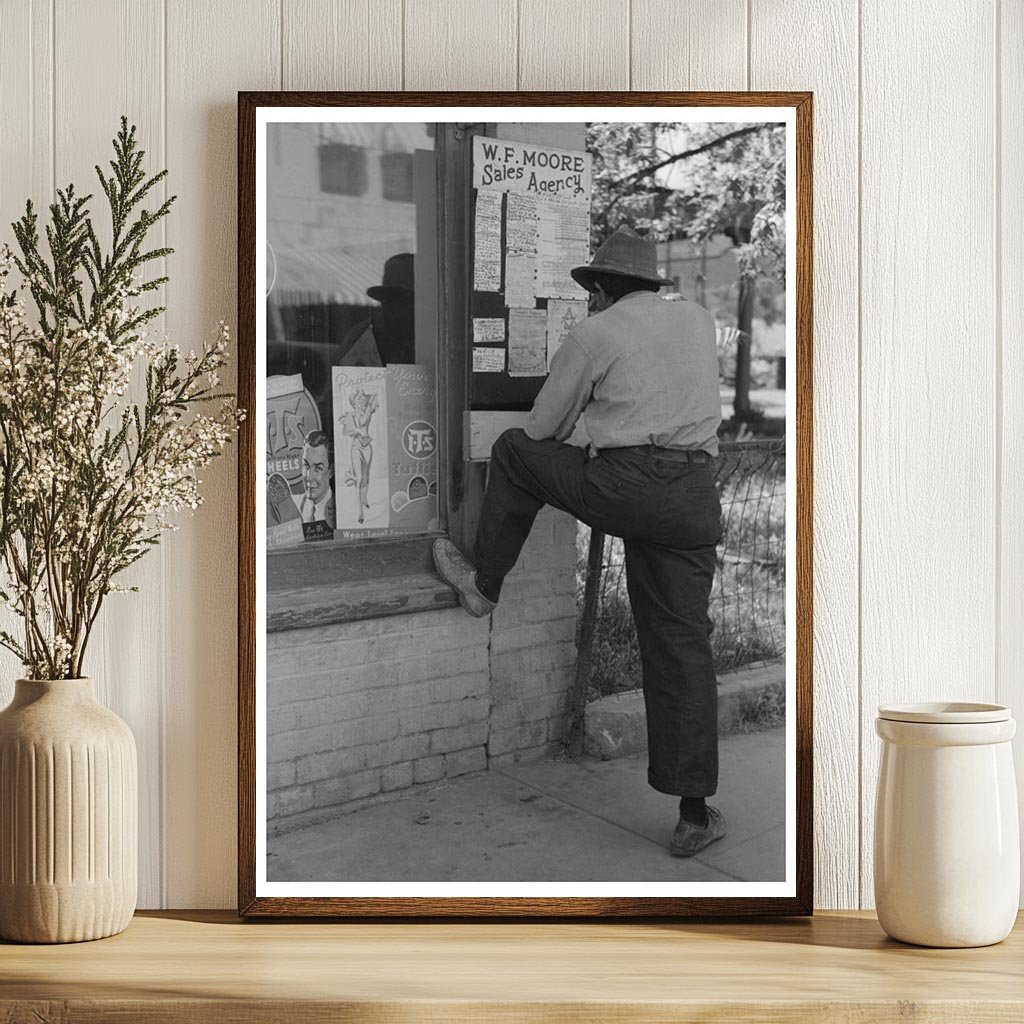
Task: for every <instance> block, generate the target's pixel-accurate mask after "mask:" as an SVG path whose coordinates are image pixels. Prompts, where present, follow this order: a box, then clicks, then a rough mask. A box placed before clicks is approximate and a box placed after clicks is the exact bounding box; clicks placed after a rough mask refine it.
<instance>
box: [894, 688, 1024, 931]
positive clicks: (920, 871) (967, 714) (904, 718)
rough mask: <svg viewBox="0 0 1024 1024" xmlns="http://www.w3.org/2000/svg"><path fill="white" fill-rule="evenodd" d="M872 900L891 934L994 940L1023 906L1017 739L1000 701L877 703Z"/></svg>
mask: <svg viewBox="0 0 1024 1024" xmlns="http://www.w3.org/2000/svg"><path fill="white" fill-rule="evenodd" d="M875 726H876V729H877V731H878V735H879V736H881V738H882V741H883V742H882V765H881V772H880V773H879V777H878V797H877V802H876V805H875V906H876V909H877V912H878V921H879V923H880V924H881V926H882V927H883V928H884V929H885V931H886V932H887V933H888V934H889V935H891V936H892V937H893V938H894V939H899V940H901V941H902V942H911V943H915V944H917V945H921V946H942V947H959V946H988V945H991V944H992V943H993V942H1000V941H1002V940H1003V939H1005V938H1006V936H1007V935H1008V934H1009V933H1010V929H1011V928H1012V927H1013V923H1014V919H1015V918H1016V915H1017V904H1018V898H1019V890H1020V836H1019V832H1018V827H1017V790H1016V784H1015V782H1014V774H1013V757H1012V752H1011V745H1010V740H1011V739H1012V738H1013V735H1014V733H1015V732H1016V728H1017V723H1016V722H1015V721H1014V720H1013V718H1012V717H1011V716H1010V710H1009V708H1006V707H1003V706H1002V705H999V704H968V703H959V704H958V703H934V704H892V705H883V706H882V707H880V708H879V709H878V718H877V720H876V722H875Z"/></svg>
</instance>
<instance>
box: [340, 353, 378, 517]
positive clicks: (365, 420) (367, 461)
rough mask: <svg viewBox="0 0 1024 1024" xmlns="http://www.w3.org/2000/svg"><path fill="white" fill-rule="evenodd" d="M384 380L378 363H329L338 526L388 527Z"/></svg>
mask: <svg viewBox="0 0 1024 1024" xmlns="http://www.w3.org/2000/svg"><path fill="white" fill-rule="evenodd" d="M386 379H387V371H386V370H385V369H383V368H382V367H375V366H365V367H362V366H336V367H334V431H335V442H334V451H335V460H336V462H335V480H336V484H337V491H336V511H337V516H338V529H339V530H353V531H367V530H386V529H387V528H388V526H389V510H390V506H389V504H388V439H387V408H386Z"/></svg>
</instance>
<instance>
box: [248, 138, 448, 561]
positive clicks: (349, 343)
mask: <svg viewBox="0 0 1024 1024" xmlns="http://www.w3.org/2000/svg"><path fill="white" fill-rule="evenodd" d="M432 127H433V126H429V125H425V124H399V123H395V124H369V123H330V124H328V123H323V124H287V123H272V124H269V125H268V126H267V135H268V138H267V142H268V149H270V150H271V151H272V152H273V153H275V154H278V155H279V159H277V160H274V161H270V162H268V165H267V216H266V225H267V243H268V245H267V286H268V292H267V366H266V372H267V396H268V397H267V410H268V424H267V439H268V440H267V447H268V452H267V458H268V463H267V474H268V480H267V513H268V518H267V522H268V534H267V542H268V545H269V546H288V545H293V544H302V543H304V542H306V541H312V540H321V539H331V538H340V539H359V538H361V537H367V536H375V535H389V534H402V533H415V532H423V531H425V530H433V529H436V528H437V527H438V508H437V490H438V489H437V447H438V439H437V430H436V423H437V415H436V396H435V390H436V388H435V365H436V350H437V340H436V327H435V324H436V320H437V316H436V308H437V305H436V304H437V294H436V292H437V286H436V281H437V274H436V268H435V266H434V263H435V253H436V236H435V233H434V227H433V226H434V224H435V223H436V211H435V209H434V206H435V203H436V192H437V189H436V174H435V165H434V138H433V130H432Z"/></svg>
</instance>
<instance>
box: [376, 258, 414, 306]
mask: <svg viewBox="0 0 1024 1024" xmlns="http://www.w3.org/2000/svg"><path fill="white" fill-rule="evenodd" d="M414 281H415V278H414V276H413V255H412V253H411V252H400V253H398V254H397V255H395V256H389V257H388V258H387V259H386V260H385V261H384V278H383V280H382V282H381V283H380V284H375V285H371V286H370V287H369V288H367V289H366V294H367V295H369V296H370V298H371V299H377V300H378V301H380V300H381V299H383V298H385V297H386V296H388V295H389V294H391V293H393V292H412V291H414V290H415V285H414Z"/></svg>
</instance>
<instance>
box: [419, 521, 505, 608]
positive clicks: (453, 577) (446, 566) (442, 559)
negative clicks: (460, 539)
mask: <svg viewBox="0 0 1024 1024" xmlns="http://www.w3.org/2000/svg"><path fill="white" fill-rule="evenodd" d="M434 565H435V566H437V571H438V574H439V575H440V577H441V579H443V580H444V581H445V583H447V584H448V585H449V586H450V587H453V588H454V589H455V591H456V593H457V594H458V595H459V603H460V604H461V605H462V607H463V608H465V609H466V611H467V612H469V614H470V615H473V616H475V617H476V618H478V619H482V618H483V617H484V616H485V615H490V614H491V612H493V611H494V609H495V608H497V607H498V605H497V603H496V602H494V601H488V600H487V598H486V597H484V595H483V594H481V593H480V591H479V590H477V587H476V566H474V565H473V563H472V562H471V561H470V560H469V559H468V558H467V557H466V556H465V555H464V554H463V553H462V552H461V551H460V550H459V549H458V548H457V547H456V546H455V545H454V544H453V543H452V542H451V541H450V540H448V538H447V537H441V538H438V539H437V540H435V541H434Z"/></svg>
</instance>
